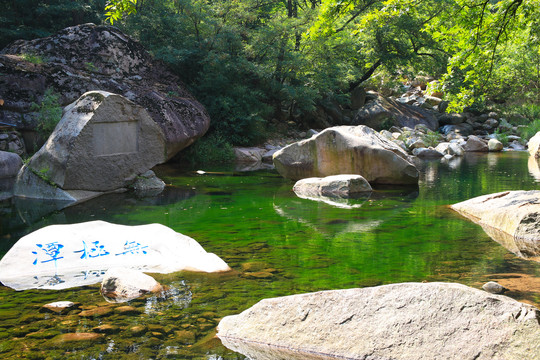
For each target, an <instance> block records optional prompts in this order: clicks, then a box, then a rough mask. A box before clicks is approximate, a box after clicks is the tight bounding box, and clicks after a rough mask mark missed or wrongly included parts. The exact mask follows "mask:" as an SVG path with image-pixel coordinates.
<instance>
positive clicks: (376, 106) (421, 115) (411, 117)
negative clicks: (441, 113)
mask: <svg viewBox="0 0 540 360" xmlns="http://www.w3.org/2000/svg"><path fill="white" fill-rule="evenodd" d="M352 124H353V125H366V126H369V127H371V128H373V129H375V130H382V128H383V127H386V128H388V127H390V126H392V125H394V126H397V127H404V126H406V127H409V128H411V129H414V128H415V126H416V125H418V124H423V125H425V126H426V127H427V128H428V129H429V130H433V131H435V130H437V129H438V128H439V121H438V120H437V118H436V117H435V115H434V114H433V113H431V112H429V111H428V110H425V109H422V108H420V107H417V106H411V105H407V104H403V103H401V102H399V101H395V100H392V99H388V98H384V97H382V96H379V97H377V99H375V100H372V101H370V102H368V103H367V104H365V105H364V106H363V107H362V108H361V109H360V110H358V111H357V112H356V114H355V116H354V118H353V120H352Z"/></svg>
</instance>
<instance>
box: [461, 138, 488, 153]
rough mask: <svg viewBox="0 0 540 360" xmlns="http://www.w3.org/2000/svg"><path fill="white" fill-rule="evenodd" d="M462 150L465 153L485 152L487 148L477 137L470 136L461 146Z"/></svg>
mask: <svg viewBox="0 0 540 360" xmlns="http://www.w3.org/2000/svg"><path fill="white" fill-rule="evenodd" d="M463 150H465V151H467V152H487V151H488V146H487V144H486V143H485V141H484V140H482V139H480V138H479V137H478V136H474V135H470V136H469V138H468V139H467V142H466V143H465V145H464V146H463Z"/></svg>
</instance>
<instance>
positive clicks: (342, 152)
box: [274, 125, 418, 184]
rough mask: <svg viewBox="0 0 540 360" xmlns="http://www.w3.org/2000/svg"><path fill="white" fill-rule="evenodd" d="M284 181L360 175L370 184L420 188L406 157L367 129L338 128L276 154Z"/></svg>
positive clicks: (414, 172) (365, 127)
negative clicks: (415, 185) (416, 185)
mask: <svg viewBox="0 0 540 360" xmlns="http://www.w3.org/2000/svg"><path fill="white" fill-rule="evenodd" d="M274 165H275V166H276V169H277V171H278V172H279V173H280V174H281V175H282V176H283V177H285V178H289V179H293V180H299V179H304V178H309V177H326V176H330V175H339V174H359V175H362V176H363V177H364V178H365V179H366V180H367V181H368V182H369V183H370V184H417V183H418V170H417V169H416V167H415V166H414V165H413V164H412V163H411V162H409V160H408V155H407V153H406V152H405V151H404V150H402V149H401V148H400V147H398V146H397V145H396V144H394V143H393V142H392V141H390V140H388V139H386V138H384V137H383V136H381V135H380V134H379V133H377V132H376V131H374V130H373V129H371V128H369V127H367V126H363V125H360V126H335V127H331V128H328V129H326V130H324V131H322V132H320V133H319V134H317V135H315V136H313V137H312V138H310V139H306V140H302V141H299V142H296V143H293V144H291V145H289V146H286V147H284V148H283V149H281V150H279V151H278V152H276V153H275V154H274Z"/></svg>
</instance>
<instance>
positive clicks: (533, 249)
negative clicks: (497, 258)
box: [482, 226, 540, 262]
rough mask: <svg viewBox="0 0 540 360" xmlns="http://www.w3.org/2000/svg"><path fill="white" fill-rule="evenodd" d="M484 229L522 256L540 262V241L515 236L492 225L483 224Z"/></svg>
mask: <svg viewBox="0 0 540 360" xmlns="http://www.w3.org/2000/svg"><path fill="white" fill-rule="evenodd" d="M482 229H484V231H485V232H486V234H488V235H489V237H491V238H492V239H493V240H495V241H496V242H498V243H499V244H501V245H502V246H504V247H505V248H506V249H508V250H509V251H511V252H512V253H514V254H515V255H517V256H519V257H520V258H523V259H526V260H533V261H538V262H540V241H537V240H536V239H524V238H519V237H515V236H512V235H510V234H507V233H505V232H503V231H500V230H497V229H495V228H492V227H491V226H482Z"/></svg>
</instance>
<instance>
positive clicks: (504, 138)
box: [494, 129, 508, 146]
mask: <svg viewBox="0 0 540 360" xmlns="http://www.w3.org/2000/svg"><path fill="white" fill-rule="evenodd" d="M494 134H495V139H497V140H499V141H500V142H501V143H502V144H503V145H504V146H507V145H508V134H507V133H505V132H503V131H501V130H500V129H496V130H495V133H494Z"/></svg>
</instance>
